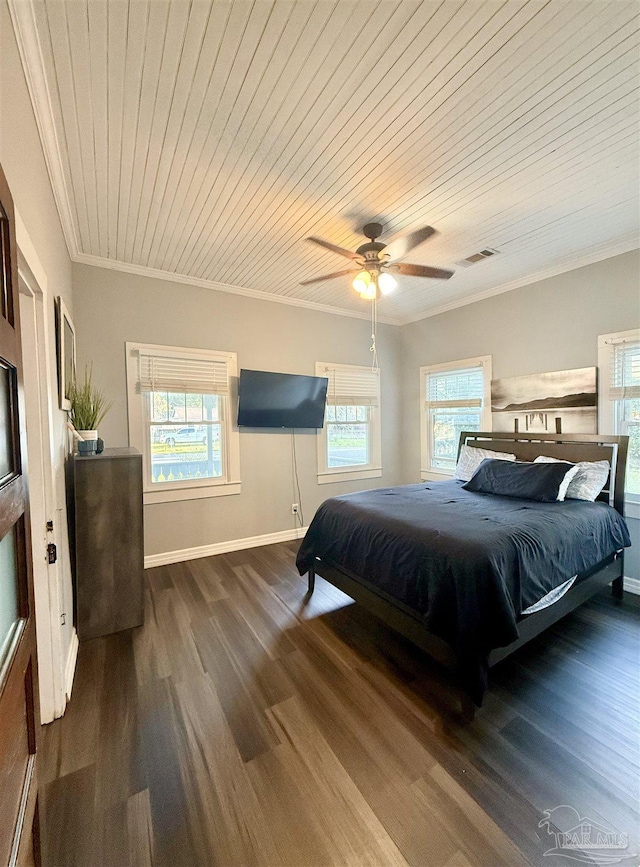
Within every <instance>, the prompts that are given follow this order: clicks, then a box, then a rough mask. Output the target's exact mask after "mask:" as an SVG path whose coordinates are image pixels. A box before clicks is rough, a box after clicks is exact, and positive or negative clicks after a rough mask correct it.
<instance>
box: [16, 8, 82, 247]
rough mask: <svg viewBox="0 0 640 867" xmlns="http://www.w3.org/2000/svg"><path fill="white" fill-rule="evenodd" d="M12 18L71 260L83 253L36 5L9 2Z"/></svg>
mask: <svg viewBox="0 0 640 867" xmlns="http://www.w3.org/2000/svg"><path fill="white" fill-rule="evenodd" d="M7 5H8V7H9V14H10V15H11V21H12V23H13V30H14V33H15V36H16V42H17V45H18V53H19V54H20V60H21V61H22V69H23V72H24V76H25V79H26V82H27V89H28V91H29V96H30V97H31V104H32V106H33V113H34V116H35V120H36V126H37V127H38V133H39V135H40V142H41V144H42V151H43V154H44V160H45V164H46V166H47V171H48V173H49V180H50V181H51V188H52V191H53V197H54V200H55V203H56V207H57V209H58V215H59V217H60V223H61V225H62V232H63V235H64V238H65V241H66V243H67V250H68V252H69V257H70V258H71V259H73V257H74V256H75V255H76V254H77V252H78V250H79V249H80V244H79V240H78V235H77V232H76V225H75V222H74V219H73V211H72V207H71V201H72V199H71V196H70V194H69V187H68V184H67V178H66V176H65V172H64V161H63V158H62V149H61V148H60V141H59V139H58V134H57V132H56V127H55V123H54V120H53V107H52V102H51V95H50V93H49V85H48V84H47V79H46V75H45V71H44V60H43V57H42V47H41V44H40V37H39V35H38V29H37V26H36V21H35V15H34V11H33V4H32V2H30V0H28V2H25V0H7Z"/></svg>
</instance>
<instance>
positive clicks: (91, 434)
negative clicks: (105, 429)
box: [78, 430, 98, 440]
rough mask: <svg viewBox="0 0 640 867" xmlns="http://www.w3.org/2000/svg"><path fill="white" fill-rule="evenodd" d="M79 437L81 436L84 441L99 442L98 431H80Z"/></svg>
mask: <svg viewBox="0 0 640 867" xmlns="http://www.w3.org/2000/svg"><path fill="white" fill-rule="evenodd" d="M78 435H79V436H81V437H82V439H83V440H97V439H98V431H97V430H79V431H78Z"/></svg>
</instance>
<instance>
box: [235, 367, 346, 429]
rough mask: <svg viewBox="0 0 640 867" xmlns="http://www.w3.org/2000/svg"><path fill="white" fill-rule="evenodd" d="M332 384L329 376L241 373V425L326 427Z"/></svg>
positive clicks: (239, 393)
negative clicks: (326, 413) (326, 410)
mask: <svg viewBox="0 0 640 867" xmlns="http://www.w3.org/2000/svg"><path fill="white" fill-rule="evenodd" d="M328 382H329V380H328V379H327V378H326V376H298V375H297V374H292V373H267V372H266V371H264V370H241V371H240V383H239V386H238V425H239V426H240V427H291V428H293V427H316V428H318V427H322V426H323V424H324V407H325V403H326V400H327V384H328Z"/></svg>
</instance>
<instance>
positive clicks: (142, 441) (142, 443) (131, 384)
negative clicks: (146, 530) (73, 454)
mask: <svg viewBox="0 0 640 867" xmlns="http://www.w3.org/2000/svg"><path fill="white" fill-rule="evenodd" d="M125 347H126V367H127V411H128V423H129V445H130V446H132V447H133V448H136V449H137V450H138V451H139V452H140V453H141V454H142V461H143V474H142V478H143V487H142V490H143V494H142V501H143V503H144V505H149V504H152V503H170V502H177V501H179V500H197V499H205V498H208V497H220V496H228V495H231V494H240V493H241V481H240V436H239V432H238V428H237V425H235V426H234V425H233V424H232V421H231V419H232V415H233V412H232V406H233V405H234V404H235V399H236V388H235V385H236V383H237V376H238V359H237V355H236V353H235V352H223V351H219V350H212V349H191V348H186V347H180V346H165V345H162V344H155V343H129V342H127V343H126V344H125ZM145 350H146V351H149V352H153V353H156V354H166V355H167V356H174V357H176V358H191V359H201V360H212V361H224V362H225V364H226V365H227V374H228V378H229V394H228V395H226V398H227V400H226V401H225V404H226V405H225V406H223V408H222V411H221V415H222V419H221V425H220V426H221V440H222V442H221V455H222V466H223V475H222V477H220V478H205V479H184V480H181V481H177V480H174V481H170V482H160V483H158V482H155V483H153V484H152V483H151V480H150V479H151V453H150V435H149V434H150V428H151V421H150V419H149V418H148V416H147V412H146V409H145V407H146V397H145V394H146V393H145V392H142V391H141V390H140V388H139V362H138V359H139V354H140V352H141V351H142V352H144V351H145ZM194 393H195V392H194ZM193 424H194V425H195V424H196V423H195V422H193ZM187 426H189V422H188V421H187V420H185V423H184V427H187Z"/></svg>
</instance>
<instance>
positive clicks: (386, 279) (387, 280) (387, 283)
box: [378, 271, 398, 295]
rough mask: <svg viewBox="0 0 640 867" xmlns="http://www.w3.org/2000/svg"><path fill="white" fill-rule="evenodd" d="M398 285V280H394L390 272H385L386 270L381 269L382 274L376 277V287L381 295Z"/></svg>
mask: <svg viewBox="0 0 640 867" xmlns="http://www.w3.org/2000/svg"><path fill="white" fill-rule="evenodd" d="M397 285H398V281H397V280H395V279H394V278H393V277H392V276H391V274H387V272H386V271H383V272H382V274H381V275H380V276H379V277H378V287H379V289H380V291H381V292H382V294H383V295H388V294H389V293H390V292H393V290H394V289H395V288H396V286H397Z"/></svg>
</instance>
